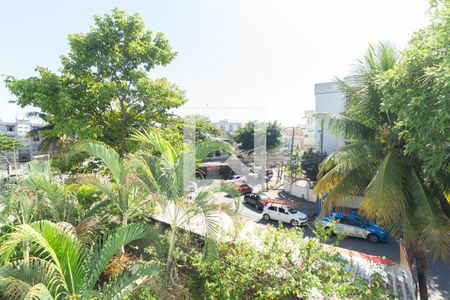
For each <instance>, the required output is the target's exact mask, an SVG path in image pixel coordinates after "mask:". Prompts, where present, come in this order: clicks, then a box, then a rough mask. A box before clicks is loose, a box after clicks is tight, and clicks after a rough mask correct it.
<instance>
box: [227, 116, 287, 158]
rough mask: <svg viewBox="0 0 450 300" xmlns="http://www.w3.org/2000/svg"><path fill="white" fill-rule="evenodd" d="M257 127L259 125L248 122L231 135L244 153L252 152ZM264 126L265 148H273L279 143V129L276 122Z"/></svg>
mask: <svg viewBox="0 0 450 300" xmlns="http://www.w3.org/2000/svg"><path fill="white" fill-rule="evenodd" d="M257 125H259V124H258V123H257V122H254V121H252V122H248V123H246V124H245V125H244V126H243V127H241V128H239V129H238V130H237V131H236V132H235V133H234V134H233V138H234V139H235V140H236V142H238V143H240V144H241V145H240V149H242V150H246V151H250V150H253V148H254V142H255V127H257ZM264 125H265V130H266V145H267V148H275V147H276V146H278V145H279V144H280V142H281V141H280V137H281V127H280V125H279V124H278V123H277V121H273V122H268V123H267V124H264Z"/></svg>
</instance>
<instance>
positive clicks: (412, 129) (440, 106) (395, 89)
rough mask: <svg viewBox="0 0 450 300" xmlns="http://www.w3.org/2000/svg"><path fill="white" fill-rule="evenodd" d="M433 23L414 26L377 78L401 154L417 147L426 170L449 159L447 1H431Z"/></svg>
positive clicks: (449, 13)
mask: <svg viewBox="0 0 450 300" xmlns="http://www.w3.org/2000/svg"><path fill="white" fill-rule="evenodd" d="M431 11H432V16H433V21H432V23H431V24H430V25H429V26H427V27H425V28H424V29H421V30H419V31H417V32H416V33H415V34H414V36H413V38H412V39H411V40H410V42H409V44H408V46H407V48H406V49H405V50H404V51H403V52H402V57H401V59H400V61H399V62H398V64H397V65H396V66H395V67H394V68H393V69H391V70H389V71H388V72H387V73H386V74H384V75H383V76H382V77H381V79H382V81H383V92H384V94H385V97H384V101H383V105H384V109H385V111H386V112H387V113H388V114H392V115H397V120H396V124H395V130H398V131H399V134H400V136H401V137H402V139H403V140H404V141H405V148H404V150H405V154H412V153H416V154H417V155H418V156H419V158H420V159H421V160H422V161H423V162H424V168H425V171H426V172H427V173H429V174H431V175H435V174H436V172H437V171H438V170H439V169H441V168H442V165H443V164H444V162H445V161H446V160H448V153H449V143H450V134H449V132H450V111H449V107H450V42H449V32H450V1H448V0H442V1H433V2H432V10H431Z"/></svg>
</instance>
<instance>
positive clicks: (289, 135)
mask: <svg viewBox="0 0 450 300" xmlns="http://www.w3.org/2000/svg"><path fill="white" fill-rule="evenodd" d="M292 142H294V149H302V145H303V131H302V129H301V128H300V127H299V126H297V127H285V128H283V130H282V131H281V153H283V154H285V155H287V154H289V153H290V152H291V149H292Z"/></svg>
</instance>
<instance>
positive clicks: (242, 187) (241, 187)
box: [236, 183, 253, 195]
mask: <svg viewBox="0 0 450 300" xmlns="http://www.w3.org/2000/svg"><path fill="white" fill-rule="evenodd" d="M236 188H237V189H238V191H239V192H240V193H241V195H245V194H248V193H251V192H252V191H253V188H252V187H251V186H249V185H248V184H246V183H238V184H236Z"/></svg>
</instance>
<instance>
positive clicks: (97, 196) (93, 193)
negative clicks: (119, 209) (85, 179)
mask: <svg viewBox="0 0 450 300" xmlns="http://www.w3.org/2000/svg"><path fill="white" fill-rule="evenodd" d="M69 189H70V190H71V191H73V192H74V193H75V196H76V197H77V199H78V203H79V204H80V205H81V206H82V207H83V208H85V209H86V208H88V207H90V206H91V205H92V204H93V203H95V202H97V201H100V200H101V197H102V193H101V192H100V191H99V190H98V189H97V188H96V187H95V186H93V185H91V184H81V185H78V184H71V185H69Z"/></svg>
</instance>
